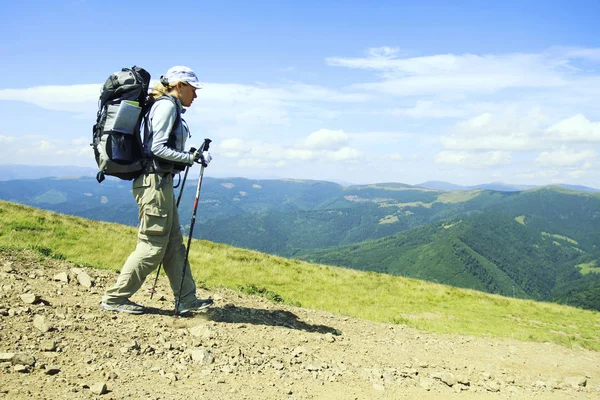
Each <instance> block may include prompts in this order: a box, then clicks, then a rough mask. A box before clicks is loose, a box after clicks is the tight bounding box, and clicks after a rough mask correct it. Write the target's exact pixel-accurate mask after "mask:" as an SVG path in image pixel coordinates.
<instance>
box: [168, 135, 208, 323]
mask: <svg viewBox="0 0 600 400" xmlns="http://www.w3.org/2000/svg"><path fill="white" fill-rule="evenodd" d="M210 142H211V140H210V139H204V143H202V146H200V150H198V151H200V154H202V153H203V152H205V151H208V147H209V146H210ZM201 161H202V167H201V168H200V178H199V179H198V186H197V187H196V198H195V199H194V211H193V212H192V221H191V222H190V232H189V234H188V242H187V248H186V251H185V259H184V260H183V271H182V273H181V283H180V284H179V295H178V296H177V301H176V302H175V313H174V314H173V315H174V316H177V310H178V309H179V303H180V302H181V291H182V290H183V280H184V279H185V269H186V266H187V264H188V259H189V257H190V246H191V245H192V233H193V232H194V223H195V222H196V212H197V211H198V198H199V197H200V188H201V187H202V178H203V177H204V168H205V167H206V165H207V164H206V162H205V161H204V158H202V159H201Z"/></svg>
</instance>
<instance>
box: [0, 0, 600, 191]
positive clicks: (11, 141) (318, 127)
mask: <svg viewBox="0 0 600 400" xmlns="http://www.w3.org/2000/svg"><path fill="white" fill-rule="evenodd" d="M2 16H3V18H2V23H1V24H0V54H1V55H2V62H0V164H29V165H35V166H40V168H43V167H44V166H50V165H52V166H55V165H74V166H83V167H92V168H95V167H96V164H95V160H94V157H93V152H92V149H91V147H90V146H89V143H90V142H91V136H92V125H93V124H94V122H95V118H96V112H97V107H98V97H99V94H100V87H101V86H102V84H103V83H104V81H105V80H106V79H107V78H108V76H109V75H110V74H111V73H113V72H115V71H118V70H120V69H121V68H123V67H131V66H133V65H138V66H141V67H143V68H145V69H146V70H148V71H149V72H150V73H151V74H152V77H153V79H158V78H159V77H160V76H161V75H162V74H164V73H165V72H166V71H167V70H168V69H169V68H170V67H172V66H174V65H185V66H188V67H190V68H192V69H193V70H194V71H195V72H196V73H197V75H198V77H199V79H200V80H201V81H202V82H204V85H205V86H204V88H203V89H201V90H199V91H198V98H197V99H196V101H194V103H193V104H192V106H191V107H190V108H189V110H187V112H186V114H185V116H184V118H185V120H186V122H187V123H188V125H189V127H190V130H191V133H192V137H191V138H190V139H188V145H189V146H195V147H199V145H200V144H201V143H202V141H203V139H204V138H210V139H212V141H213V145H212V148H211V155H212V157H213V161H212V163H211V164H210V166H209V168H208V169H207V171H206V172H205V174H206V175H210V176H213V177H247V178H261V179H267V178H268V179H270V178H292V179H316V180H326V181H334V182H340V183H354V184H365V183H377V182H400V183H406V184H419V183H422V182H425V181H446V182H452V183H455V184H460V185H475V184H482V183H490V182H505V183H512V184H523V185H545V184H553V183H568V184H576V185H585V186H590V187H595V188H600V182H599V178H600V158H599V152H600V24H598V20H599V19H600V2H599V1H597V0H594V1H586V0H580V1H551V0H549V1H543V2H542V1H527V0H521V1H513V0H506V1H501V2H499V1H482V0H479V1H460V0H459V1H455V2H449V1H425V0H424V1H399V0H398V1H385V0H381V1H377V2H366V1H327V0H321V1H312V0H304V1H287V0H279V1H270V0H265V1H253V2H251V1H228V0H221V1H189V2H188V1H185V0H184V1H178V2H164V1H154V0H146V1H144V2H143V5H141V3H139V2H125V1H113V0H104V1H92V0H87V1H86V0H62V1H59V0H57V1H37V0H36V1H31V0H22V1H18V2H13V1H11V2H7V3H6V4H4V5H3V10H2ZM196 169H197V168H196ZM192 173H193V172H192Z"/></svg>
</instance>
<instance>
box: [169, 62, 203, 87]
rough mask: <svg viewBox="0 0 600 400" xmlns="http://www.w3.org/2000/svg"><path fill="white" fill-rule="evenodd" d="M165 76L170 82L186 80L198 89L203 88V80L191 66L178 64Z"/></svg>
mask: <svg viewBox="0 0 600 400" xmlns="http://www.w3.org/2000/svg"><path fill="white" fill-rule="evenodd" d="M164 78H165V79H166V80H167V81H168V82H169V84H172V83H177V82H185V83H188V84H190V85H192V86H193V87H195V88H196V89H202V86H204V85H203V84H202V82H200V81H199V80H198V77H197V76H196V73H195V72H194V71H192V69H191V68H188V67H184V66H182V65H177V66H175V67H173V68H170V69H169V70H168V71H167V73H166V74H165V75H164Z"/></svg>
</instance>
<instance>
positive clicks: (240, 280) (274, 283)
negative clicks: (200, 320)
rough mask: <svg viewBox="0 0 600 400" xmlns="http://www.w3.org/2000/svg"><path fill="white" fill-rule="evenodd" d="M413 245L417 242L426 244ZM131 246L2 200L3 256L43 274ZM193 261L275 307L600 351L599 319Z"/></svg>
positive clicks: (322, 274)
mask: <svg viewBox="0 0 600 400" xmlns="http://www.w3.org/2000/svg"><path fill="white" fill-rule="evenodd" d="M519 225H520V224H519ZM456 226H457V227H458V226H460V224H458V225H456ZM419 229H422V230H427V229H433V228H432V227H425V228H419ZM442 229H445V228H442ZM448 229H451V228H448ZM386 240H391V239H386ZM407 240H409V241H410V240H413V242H415V243H416V242H418V241H420V240H424V237H423V238H418V237H415V238H410V237H407ZM135 241H136V235H135V229H134V228H132V227H127V226H122V225H118V224H113V223H103V222H96V221H90V220H86V219H82V218H77V217H72V216H66V215H61V214H56V213H53V212H48V211H42V210H39V209H35V208H31V207H27V206H22V205H17V204H14V203H9V202H4V201H0V250H1V251H10V252H12V253H15V252H16V253H18V250H19V249H25V248H29V249H34V250H36V251H37V252H39V253H40V260H39V263H40V268H43V260H44V258H45V257H54V258H59V259H68V260H70V261H73V262H75V263H78V264H81V265H86V266H91V267H95V268H105V269H112V270H118V269H119V268H120V267H121V265H122V263H123V262H124V260H125V258H126V257H127V256H128V254H129V252H130V251H131V250H132V249H133V247H134V245H135ZM190 260H191V263H192V266H193V274H194V276H195V278H196V281H197V282H198V283H199V285H201V286H204V287H207V288H211V287H212V288H217V287H226V288H231V289H234V290H239V291H243V292H246V293H254V294H260V295H263V296H265V297H267V298H270V299H271V300H272V301H275V302H284V303H290V304H296V305H300V306H302V307H306V308H313V309H321V310H326V311H330V312H334V313H339V314H343V315H349V316H354V317H359V318H364V319H368V320H372V321H382V322H392V323H397V324H405V325H408V326H412V327H416V328H419V329H425V330H428V331H431V332H443V333H457V334H463V335H477V336H487V337H490V336H491V337H507V338H514V339H519V340H528V341H540V342H545V341H549V342H554V343H559V344H562V345H565V346H573V345H578V346H583V347H586V348H589V349H594V350H600V331H598V329H597V328H598V326H600V313H598V312H593V311H587V310H580V309H576V308H572V307H566V306H561V305H557V304H551V303H538V302H534V301H531V300H520V299H510V298H506V297H501V296H498V295H491V294H487V293H482V292H479V291H474V290H467V289H458V288H454V287H451V286H447V285H441V284H435V283H429V282H425V281H420V280H415V279H409V278H403V277H397V276H391V275H387V274H378V273H374V272H361V271H355V270H349V269H346V268H336V267H329V266H324V265H315V264H309V263H306V262H301V261H297V260H288V259H285V258H281V257H276V256H271V255H266V254H262V253H258V252H256V251H249V250H243V249H237V248H233V247H230V246H227V245H220V244H215V243H211V242H206V241H196V240H194V241H193V243H192V248H191V252H190ZM432 315H434V316H435V318H431V316H432ZM421 316H423V317H421Z"/></svg>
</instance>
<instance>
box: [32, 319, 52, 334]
mask: <svg viewBox="0 0 600 400" xmlns="http://www.w3.org/2000/svg"><path fill="white" fill-rule="evenodd" d="M33 326H34V327H35V328H36V329H37V330H39V331H40V332H42V333H46V332H48V331H50V330H52V325H51V324H50V323H49V322H48V321H47V320H46V317H44V316H43V315H36V316H35V317H33Z"/></svg>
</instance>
